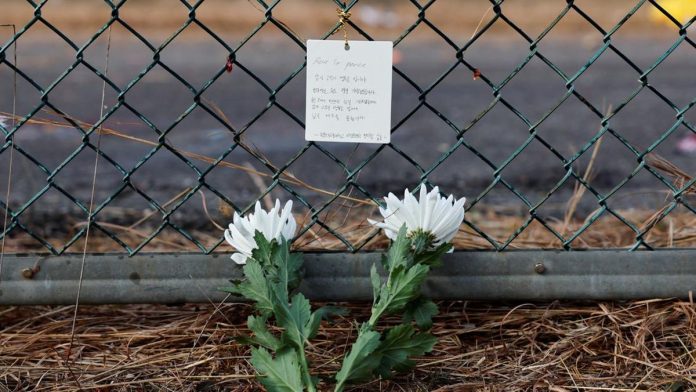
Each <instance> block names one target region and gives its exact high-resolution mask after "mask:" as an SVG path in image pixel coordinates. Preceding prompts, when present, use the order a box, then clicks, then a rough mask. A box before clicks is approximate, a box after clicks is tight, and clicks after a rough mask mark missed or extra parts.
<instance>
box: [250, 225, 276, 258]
mask: <svg viewBox="0 0 696 392" xmlns="http://www.w3.org/2000/svg"><path fill="white" fill-rule="evenodd" d="M254 242H255V243H256V248H254V249H253V250H252V251H251V257H252V258H253V259H255V260H256V261H258V262H259V263H261V265H263V266H264V267H265V266H267V265H270V264H271V260H272V258H273V254H274V253H275V252H276V249H275V248H276V247H277V243H276V242H275V240H274V241H269V240H267V239H266V237H265V236H264V235H263V233H261V232H260V231H258V230H256V232H255V233H254Z"/></svg>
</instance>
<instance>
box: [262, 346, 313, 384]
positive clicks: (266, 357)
mask: <svg viewBox="0 0 696 392" xmlns="http://www.w3.org/2000/svg"><path fill="white" fill-rule="evenodd" d="M251 364H252V365H254V368H255V369H256V372H257V374H258V378H259V380H260V381H261V384H263V386H264V387H266V390H267V391H268V392H302V390H303V386H302V376H301V369H300V365H299V363H298V362H297V353H296V352H295V350H292V349H288V350H283V351H281V352H279V353H278V354H277V355H276V357H275V359H274V358H273V357H271V354H270V353H269V352H268V351H266V349H264V348H253V349H251Z"/></svg>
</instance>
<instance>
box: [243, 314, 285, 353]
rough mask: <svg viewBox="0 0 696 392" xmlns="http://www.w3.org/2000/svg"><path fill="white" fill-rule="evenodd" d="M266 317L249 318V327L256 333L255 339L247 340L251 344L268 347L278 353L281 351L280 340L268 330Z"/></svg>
mask: <svg viewBox="0 0 696 392" xmlns="http://www.w3.org/2000/svg"><path fill="white" fill-rule="evenodd" d="M266 321H268V319H267V318H266V317H263V316H261V317H255V316H249V317H248V318H247V326H248V327H249V330H251V332H253V333H254V337H252V338H247V341H248V342H249V343H255V344H258V345H259V346H263V347H266V348H267V349H269V350H272V351H276V350H278V349H280V347H281V344H280V341H279V340H278V338H276V337H275V336H273V334H272V333H271V332H270V331H269V330H268V329H267V328H266Z"/></svg>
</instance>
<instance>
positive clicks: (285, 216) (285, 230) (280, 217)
mask: <svg viewBox="0 0 696 392" xmlns="http://www.w3.org/2000/svg"><path fill="white" fill-rule="evenodd" d="M280 207H281V206H280V200H276V202H275V206H274V207H273V208H271V210H270V211H265V210H264V209H263V208H262V207H261V203H260V202H258V201H257V202H256V204H255V206H254V212H253V213H250V214H248V215H247V216H245V217H241V216H239V214H237V213H236V212H235V214H234V216H233V223H232V224H230V225H229V227H228V229H227V230H225V240H226V241H227V242H228V243H229V244H230V245H232V246H233V247H234V248H235V249H236V250H237V251H238V252H239V253H235V254H234V255H232V259H233V260H234V261H235V262H236V263H238V264H244V263H245V262H246V259H247V258H248V257H251V253H252V251H253V250H254V249H256V247H257V246H256V241H255V240H254V235H255V234H256V232H257V231H258V232H260V233H261V234H262V235H263V236H264V237H265V238H266V239H267V240H268V241H272V240H276V241H280V240H281V239H282V238H285V239H288V240H290V239H292V238H293V237H294V235H295V230H296V228H297V222H295V218H294V217H293V216H292V201H288V202H287V203H286V204H285V207H284V208H283V209H282V210H281V208H280Z"/></svg>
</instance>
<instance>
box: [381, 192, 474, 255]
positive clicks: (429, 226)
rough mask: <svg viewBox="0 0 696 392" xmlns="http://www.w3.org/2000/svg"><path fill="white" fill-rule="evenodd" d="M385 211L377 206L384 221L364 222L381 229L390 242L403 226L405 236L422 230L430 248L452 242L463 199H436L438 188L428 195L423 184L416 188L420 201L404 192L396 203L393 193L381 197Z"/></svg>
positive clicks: (459, 221)
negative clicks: (427, 234)
mask: <svg viewBox="0 0 696 392" xmlns="http://www.w3.org/2000/svg"><path fill="white" fill-rule="evenodd" d="M384 200H385V201H386V203H387V206H386V208H382V207H380V209H379V212H380V213H381V214H382V216H383V217H384V222H376V221H373V220H370V219H368V221H369V222H370V224H372V225H374V226H376V227H379V228H382V229H384V233H385V234H386V235H387V237H389V238H390V239H392V240H394V239H396V237H397V235H398V234H399V230H400V229H401V227H402V226H404V225H406V230H407V231H408V234H409V235H412V234H414V233H417V232H419V231H423V232H426V233H429V234H430V235H432V236H433V237H434V241H433V246H435V247H437V246H440V245H442V244H444V243H447V242H450V241H452V238H454V236H455V234H457V231H458V230H459V225H461V224H462V221H464V203H465V202H466V198H464V197H462V198H461V199H459V200H455V199H454V196H452V195H450V196H449V197H448V198H444V197H441V196H440V190H439V189H438V187H435V188H433V190H432V191H430V193H428V190H427V189H426V187H425V185H423V186H421V189H420V200H416V198H415V197H414V196H413V195H412V194H411V192H409V190H408V189H406V190H405V191H404V199H403V200H400V199H399V198H397V197H396V196H394V194H393V193H390V194H389V196H387V197H385V198H384Z"/></svg>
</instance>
